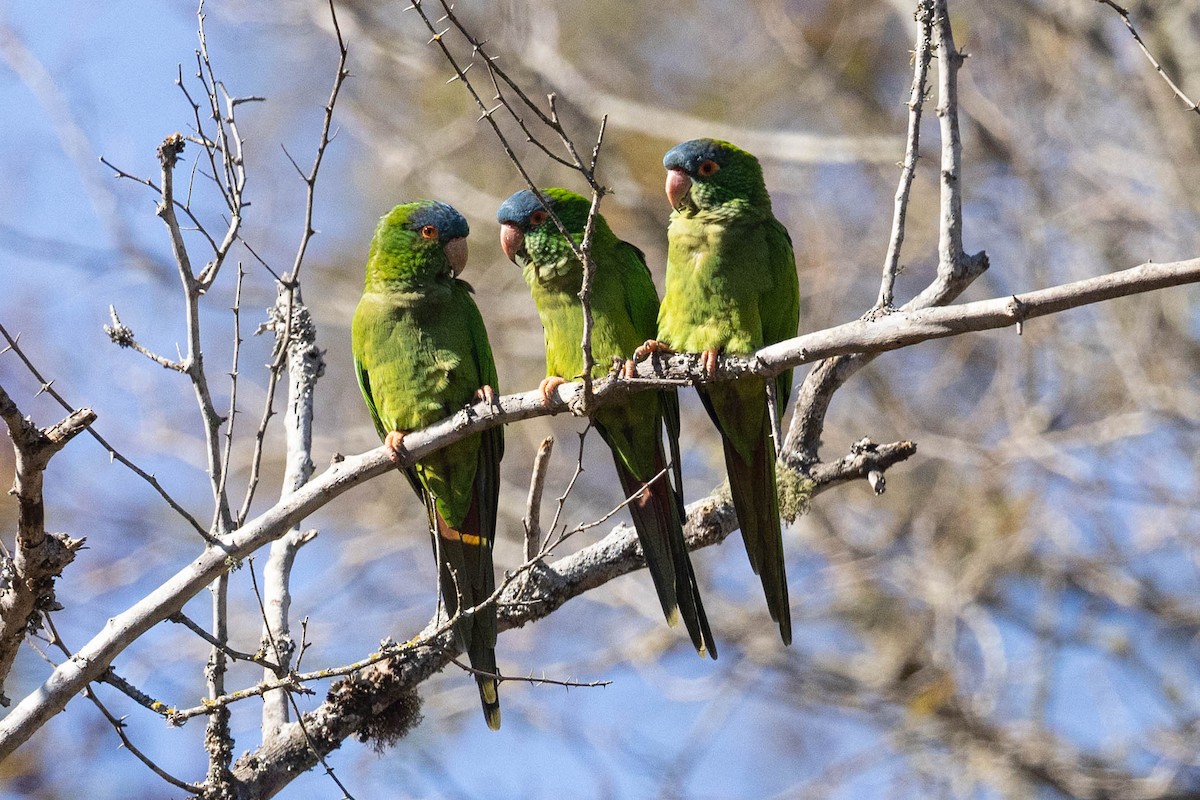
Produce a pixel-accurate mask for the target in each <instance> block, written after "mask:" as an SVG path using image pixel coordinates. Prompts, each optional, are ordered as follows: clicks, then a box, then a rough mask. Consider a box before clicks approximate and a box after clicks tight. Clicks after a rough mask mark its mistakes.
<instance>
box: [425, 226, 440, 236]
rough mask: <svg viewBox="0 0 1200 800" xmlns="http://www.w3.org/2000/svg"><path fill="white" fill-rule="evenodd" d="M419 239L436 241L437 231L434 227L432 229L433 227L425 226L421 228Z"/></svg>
mask: <svg viewBox="0 0 1200 800" xmlns="http://www.w3.org/2000/svg"><path fill="white" fill-rule="evenodd" d="M421 238H422V239H436V238H438V230H437V228H436V227H434V226H433V225H425V226H424V227H422V228H421Z"/></svg>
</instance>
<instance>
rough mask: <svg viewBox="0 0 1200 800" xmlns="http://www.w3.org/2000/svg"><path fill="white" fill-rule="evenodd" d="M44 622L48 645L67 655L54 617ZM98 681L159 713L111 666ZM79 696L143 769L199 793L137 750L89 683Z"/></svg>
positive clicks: (122, 722) (122, 724)
mask: <svg viewBox="0 0 1200 800" xmlns="http://www.w3.org/2000/svg"><path fill="white" fill-rule="evenodd" d="M45 621H46V627H47V629H48V630H49V632H50V635H51V639H50V644H52V645H53V646H55V647H57V648H58V649H59V650H60V651H61V652H62V654H63V655H65V656H66V657H67V658H71V650H70V649H69V648H68V647H67V644H66V642H64V641H63V639H62V636H60V635H59V633H58V630H57V628H55V626H54V620H53V619H52V618H51V616H50V615H49V614H46V615H45ZM42 658H45V659H46V660H47V661H49V660H50V659H49V657H48V656H47V655H46V654H45V653H42ZM100 680H102V681H103V682H104V683H107V684H109V685H110V686H113V687H115V688H117V689H119V690H120V691H121V692H123V693H125V694H126V695H127V696H129V697H131V698H133V699H134V701H136V702H137V703H138V704H140V705H142V706H144V707H145V708H148V709H150V710H151V711H154V712H155V713H161V712H160V708H161V707H163V704H162V703H159V702H158V701H156V700H154V699H153V698H151V697H149V696H148V695H147V694H146V693H145V692H142V691H141V690H139V689H138V688H137V687H135V686H134V685H133V684H131V683H129V682H128V681H126V680H125V679H124V678H122V677H120V676H119V675H117V673H116V672H114V671H113V670H112V669H111V668H110V669H108V670H107V671H105V673H104V675H102V676H101V678H100ZM83 696H84V697H86V698H87V699H88V700H90V701H91V702H92V704H93V705H94V706H96V708H97V709H99V711H100V713H101V714H102V715H103V716H104V718H105V719H106V720H108V723H109V724H110V725H112V727H113V730H114V731H115V732H116V734H117V738H119V739H120V740H121V745H122V746H123V747H124V748H125V749H126V750H128V751H129V752H130V753H132V754H133V756H134V758H136V759H137V760H138V761H141V762H142V764H144V765H145V766H146V767H147V769H149V770H150V771H151V772H153V773H154V774H155V775H157V776H158V777H160V778H162V779H163V780H164V781H166V782H167V783H169V784H171V785H172V786H175V787H176V788H178V789H183V790H184V791H186V792H190V793H191V794H201V793H202V791H203V787H202V786H201V785H200V784H195V783H187V782H186V781H183V780H180V779H179V778H176V777H175V776H174V775H172V774H171V773H169V772H167V771H166V770H165V769H163V768H162V767H160V766H159V765H158V764H157V763H156V762H155V761H154V760H153V759H151V758H150V757H149V756H147V755H146V754H145V753H143V752H142V751H141V750H139V749H138V747H137V746H136V745H135V744H134V743H133V741H132V740H131V739H130V738H129V736H128V734H126V733H125V719H124V717H116V716H114V715H113V714H112V713H111V712H110V711H109V710H108V708H107V707H106V706H105V705H104V703H102V702H101V701H100V698H99V696H98V695H97V694H96V690H95V687H93V686H90V685H89V686H87V687H85V688H84V690H83Z"/></svg>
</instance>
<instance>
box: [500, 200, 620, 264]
mask: <svg viewBox="0 0 1200 800" xmlns="http://www.w3.org/2000/svg"><path fill="white" fill-rule="evenodd" d="M542 196H543V197H544V198H545V204H543V203H542V200H540V199H539V198H538V196H537V195H536V194H534V193H533V191H532V190H530V189H522V190H521V191H519V192H516V193H514V194H513V195H512V196H511V197H509V198H508V199H507V200H505V201H504V202H503V203H502V204H501V205H500V208H499V209H498V210H497V211H496V220H497V221H498V222H499V223H500V247H501V248H502V249H503V250H504V255H506V256H508V260H509V261H512V262H513V263H514V264H517V265H518V266H521V267H524V268H525V269H526V270H528V269H529V268H530V267H532V269H533V274H534V275H535V276H536V277H537V278H538V279H539V280H542V281H545V280H548V279H550V278H552V277H556V276H557V277H561V276H563V275H565V274H567V273H568V272H570V271H571V270H572V269H573V268H575V267H577V266H578V264H579V260H578V259H577V258H575V254H574V252H572V250H571V246H570V244H569V243H568V242H567V240H566V239H565V238H564V237H563V234H562V231H560V230H559V229H558V226H557V225H555V224H554V220H553V219H552V218H551V216H550V211H553V212H554V214H555V216H557V217H558V218H559V220H561V221H562V224H563V227H564V228H566V229H567V232H568V233H570V234H571V238H572V239H573V240H574V241H575V243H576V244H578V243H579V242H580V241H581V240H582V239H583V229H584V227H585V226H586V224H587V216H588V211H589V210H590V209H591V201H589V200H588V199H587V198H586V197H584V196H583V195H580V194H576V193H575V192H572V191H570V190H568V189H557V188H551V189H542ZM597 224H600V219H599V218H597Z"/></svg>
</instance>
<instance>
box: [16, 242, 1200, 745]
mask: <svg viewBox="0 0 1200 800" xmlns="http://www.w3.org/2000/svg"><path fill="white" fill-rule="evenodd" d="M1195 282H1200V259H1193V260H1191V261H1181V262H1176V263H1172V264H1143V265H1141V266H1138V267H1134V268H1132V269H1128V270H1125V271H1123V272H1117V273H1112V274H1109V275H1103V276H1100V277H1097V278H1090V279H1087V280H1084V281H1077V282H1075V283H1071V284H1065V285H1063V286H1059V287H1054V288H1052V289H1043V290H1040V291H1037V292H1030V293H1028V294H1024V295H1021V296H1019V297H1012V298H997V299H993V300H982V301H978V302H975V303H968V304H964V305H960V306H951V307H946V308H933V309H925V310H922V311H914V312H898V313H895V314H889V315H887V316H886V317H884V318H882V319H879V320H875V321H865V320H859V321H856V322H851V323H847V324H846V325H841V326H838V327H836V328H830V329H829V330H826V331H817V332H815V333H810V334H806V335H804V336H799V337H796V338H795V339H789V340H787V341H785V342H781V343H779V344H775V345H772V346H771V347H768V348H764V349H763V350H761V351H759V352H758V353H756V354H755V355H753V356H751V357H749V358H731V357H725V358H723V359H722V360H721V362H720V365H719V369H718V380H726V379H729V378H732V377H734V376H737V375H741V374H751V373H752V374H756V375H763V376H769V375H774V374H777V373H778V372H779V371H781V370H783V369H786V368H789V367H793V366H796V365H798V364H802V363H808V362H811V361H815V360H819V359H822V358H828V357H830V356H834V355H839V354H844V353H858V352H864V353H879V352H884V351H886V350H894V349H896V348H899V347H904V346H908V345H912V344H916V343H918V342H921V341H925V340H928V339H935V338H943V337H946V336H955V335H960V334H963V333H966V332H969V331H975V330H988V329H993V328H1001V327H1008V326H1011V325H1015V324H1016V323H1017V322H1019V321H1025V320H1028V319H1031V318H1034V317H1038V316H1044V315H1046V314H1052V313H1056V312H1060V311H1064V310H1066V309H1069V308H1074V307H1078V306H1081V305H1086V304H1088V303H1095V302H1100V301H1103V300H1109V299H1113V298H1116V297H1123V296H1128V295H1132V294H1137V293H1139V292H1146V291H1152V290H1155V289H1162V288H1166V287H1169V286H1178V285H1181V284H1185V283H1195ZM656 363H657V364H658V366H657V367H656V366H655V364H656ZM656 369H661V370H662V374H663V375H664V376H665V377H666V378H668V379H669V380H675V381H678V380H680V379H683V380H688V381H693V382H701V381H703V380H705V379H706V376H707V372H706V371H704V370H703V369H701V368H700V367H699V356H698V355H695V354H692V355H687V354H683V355H676V356H672V357H671V359H670V363H669V364H667V365H664V364H663V363H662V362H661V360H657V359H656V360H651V361H647V362H643V364H641V365H639V367H638V370H639V375H641V376H642V377H643V378H650V377H651V376H653V375H654V374H655V370H656ZM658 385H659V382H657V381H652V380H642V381H637V382H629V381H622V380H620V379H608V380H605V381H603V382H601V383H600V384H598V385H597V387H596V392H595V401H596V404H597V406H600V405H603V403H604V402H607V400H608V399H609V398H612V397H616V396H622V395H624V394H626V393H628V392H636V391H643V390H646V389H653V388H656V387H657V386H658ZM666 385H674V384H672V383H669V382H668V383H667V384H666ZM578 391H579V387H578V385H577V384H564V385H563V386H560V387H559V388H558V390H557V391H556V394H555V399H554V402H552V403H551V406H550V407H549V408H548V407H547V406H546V405H545V404H544V403H543V402H542V396H541V393H540V392H538V391H536V390H534V391H530V392H525V393H523V394H516V395H508V396H506V397H504V398H500V399H499V400H498V401H497V403H496V404H495V405H492V406H489V405H487V404H486V403H480V404H478V405H476V406H473V407H471V408H468V409H464V410H463V411H460V412H458V413H457V414H455V415H453V416H452V417H449V418H447V419H445V420H442V421H441V422H438V423H435V424H434V425H431V426H429V427H428V428H425V429H424V430H422V431H416V432H413V433H411V434H409V435H407V436H406V437H405V439H404V445H403V451H402V453H401V465H402V466H403V465H408V464H412V463H413V462H415V461H416V460H418V459H420V458H422V457H424V456H425V455H426V454H428V453H430V452H432V451H433V450H436V449H438V448H441V447H444V446H446V445H447V444H450V443H452V442H455V441H459V440H460V439H462V438H464V437H466V436H469V435H472V434H474V433H478V432H480V431H482V430H485V429H487V428H490V427H493V426H495V425H500V424H507V423H512V422H517V421H520V420H525V419H531V418H533V417H540V416H545V415H547V414H552V413H557V412H560V411H566V410H569V408H568V406H569V403H570V402H571V400H572V399H573V398H574V395H575V393H576V392H578ZM392 469H395V464H394V463H393V461H392V460H391V452H390V451H389V450H388V448H386V447H383V446H381V447H377V448H375V449H374V450H371V451H369V452H367V453H364V454H362V455H358V456H351V457H348V458H346V459H344V460H343V461H341V462H339V463H336V464H334V465H332V466H331V467H330V468H329V469H327V470H326V471H325V472H324V473H322V474H321V475H320V476H318V477H317V478H315V479H313V480H310V481H309V482H308V483H307V484H306V485H305V486H303V487H302V488H301V489H299V490H298V491H296V492H295V493H294V494H292V495H291V496H289V497H288V498H285V499H283V500H281V501H280V502H279V503H277V504H276V505H275V506H274V507H273V508H271V509H269V510H268V511H266V512H264V513H263V514H261V515H260V516H258V517H256V518H255V519H253V520H251V521H250V522H248V523H246V524H245V525H243V526H242V527H241V528H238V529H237V530H235V531H233V532H231V533H230V534H227V535H225V536H223V537H221V544H220V547H215V548H210V549H209V550H207V551H206V552H204V553H203V554H201V555H200V556H199V557H198V558H196V559H195V560H194V561H193V562H192V563H191V564H189V565H188V566H186V567H184V568H183V569H182V570H180V571H179V572H178V573H177V574H176V575H175V576H173V577H172V578H170V579H168V580H167V581H165V582H164V583H163V584H161V585H160V586H159V587H158V588H157V589H155V590H154V591H153V592H151V593H150V594H149V595H147V596H146V597H145V598H143V599H142V600H140V601H139V602H137V603H135V604H134V605H132V606H131V607H130V608H128V609H127V610H126V611H124V612H122V613H120V614H117V615H116V616H114V617H113V618H112V619H111V620H110V621H109V624H108V625H107V626H106V627H105V629H104V630H103V631H101V632H100V633H98V634H97V635H96V636H95V637H93V638H92V640H91V641H90V642H88V643H87V644H86V645H84V646H83V647H82V648H81V649H80V650H79V652H78V653H77V658H76V659H75V660H72V661H69V662H67V663H65V664H63V665H61V666H60V667H59V668H58V669H56V670H55V671H54V673H53V674H52V675H51V676H50V677H49V678H48V679H47V680H46V682H45V683H44V684H43V685H42V686H41V687H40V688H39V689H38V690H36V691H35V692H33V693H32V694H30V695H29V696H27V697H26V698H25V699H24V700H22V701H21V702H20V703H19V704H18V705H17V706H16V707H14V708H13V710H12V712H10V713H9V715H8V716H7V717H5V718H4V719H3V720H0V758H4V757H5V756H7V755H8V754H9V753H11V752H12V751H13V750H14V749H15V748H17V747H18V746H19V745H20V744H21V743H22V742H24V741H25V740H26V739H28V738H29V737H30V736H31V735H32V734H33V732H34V731H36V730H37V728H38V727H40V725H41V724H42V723H43V722H44V721H45V720H46V719H48V718H49V717H50V716H52V715H53V714H56V713H58V711H60V710H62V708H63V707H64V706H65V705H66V704H67V702H68V701H69V700H70V699H71V697H73V696H74V695H75V694H77V693H78V692H79V691H81V690H82V688H83V686H85V685H86V684H87V683H88V682H89V681H93V680H95V679H96V678H97V677H98V675H99V674H100V673H102V672H103V670H104V669H105V668H107V666H108V665H109V664H110V663H111V662H112V659H113V658H115V657H116V655H117V654H118V653H120V652H121V651H122V650H124V649H125V647H127V646H128V645H129V644H130V643H131V642H133V641H134V640H135V639H136V638H137V637H138V636H140V635H141V634H142V633H144V632H145V631H146V630H148V629H149V628H150V627H152V626H153V625H155V624H157V623H158V622H160V621H162V620H163V619H166V618H168V617H169V616H170V615H171V614H174V613H175V612H176V611H178V610H179V609H180V608H181V607H182V605H183V603H185V602H186V601H187V600H188V599H190V598H192V597H194V596H195V595H196V593H198V592H199V591H200V590H201V589H202V588H203V587H204V586H205V585H206V584H207V583H209V582H210V581H212V580H213V579H214V578H215V577H216V576H218V575H220V574H222V573H223V572H224V571H225V570H227V569H228V568H229V563H230V562H231V561H236V560H238V559H241V558H244V557H245V556H247V555H249V554H250V553H252V552H253V551H254V550H257V549H258V548H259V547H262V546H264V545H266V544H268V543H269V542H271V541H273V540H275V539H276V538H278V537H279V536H282V535H283V534H284V533H285V532H286V531H287V530H289V529H290V528H291V527H292V526H294V525H295V524H297V523H298V522H299V521H300V520H301V519H303V518H304V517H306V516H308V515H310V514H311V513H312V512H313V511H315V510H316V509H318V508H320V507H322V506H324V505H325V504H327V503H328V502H330V501H331V500H333V499H334V498H335V497H337V496H339V495H341V494H342V493H343V492H345V491H347V490H349V489H351V488H353V487H355V486H357V485H359V484H361V483H363V482H365V481H366V480H369V479H371V478H373V477H376V476H378V475H382V474H383V473H385V472H389V471H391V470H392ZM875 471H883V470H875ZM811 472H812V473H813V474H814V475H815V474H819V473H818V472H817V471H816V470H811ZM869 472H870V470H868V473H869ZM726 533H727V532H726ZM630 537H631V538H630V541H633V539H632V534H631V535H630ZM581 552H583V551H581ZM605 574H607V573H605ZM609 577H611V575H610V576H609ZM594 579H598V575H596V576H591V577H588V576H587V575H585V574H584V573H579V574H578V580H579V581H580V585H581V586H585V588H590V585H587V584H589V582H590V581H591V580H594ZM606 579H607V578H606ZM601 582H603V581H601Z"/></svg>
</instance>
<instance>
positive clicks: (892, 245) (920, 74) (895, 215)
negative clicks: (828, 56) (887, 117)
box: [875, 0, 933, 311]
mask: <svg viewBox="0 0 1200 800" xmlns="http://www.w3.org/2000/svg"><path fill="white" fill-rule="evenodd" d="M916 20H917V46H916V50H914V51H913V83H912V91H910V92H909V95H908V133H907V136H906V137H905V142H906V144H905V146H904V163H903V166H902V167H901V170H900V184H899V185H898V186H897V187H896V200H895V207H894V209H893V211H892V234H891V237H890V238H889V239H888V249H887V255H886V256H885V257H884V260H883V282H882V283H881V284H880V286H879V299H878V300H876V301H875V308H876V309H879V310H881V311H887V310H890V309H891V308H892V305H893V293H892V290H893V288H894V287H895V284H896V275H897V273H899V271H900V248H901V247H902V246H903V245H904V225H905V217H906V216H907V214H908V196H909V192H910V191H911V190H912V182H913V176H914V175H915V174H916V170H917V158H918V157H919V155H920V151H921V109H922V107H923V106H924V105H925V94H926V87H925V81H926V77H927V76H928V74H929V61H930V59H931V58H932V56H933V0H920V1H919V3H918V4H917V13H916Z"/></svg>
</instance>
